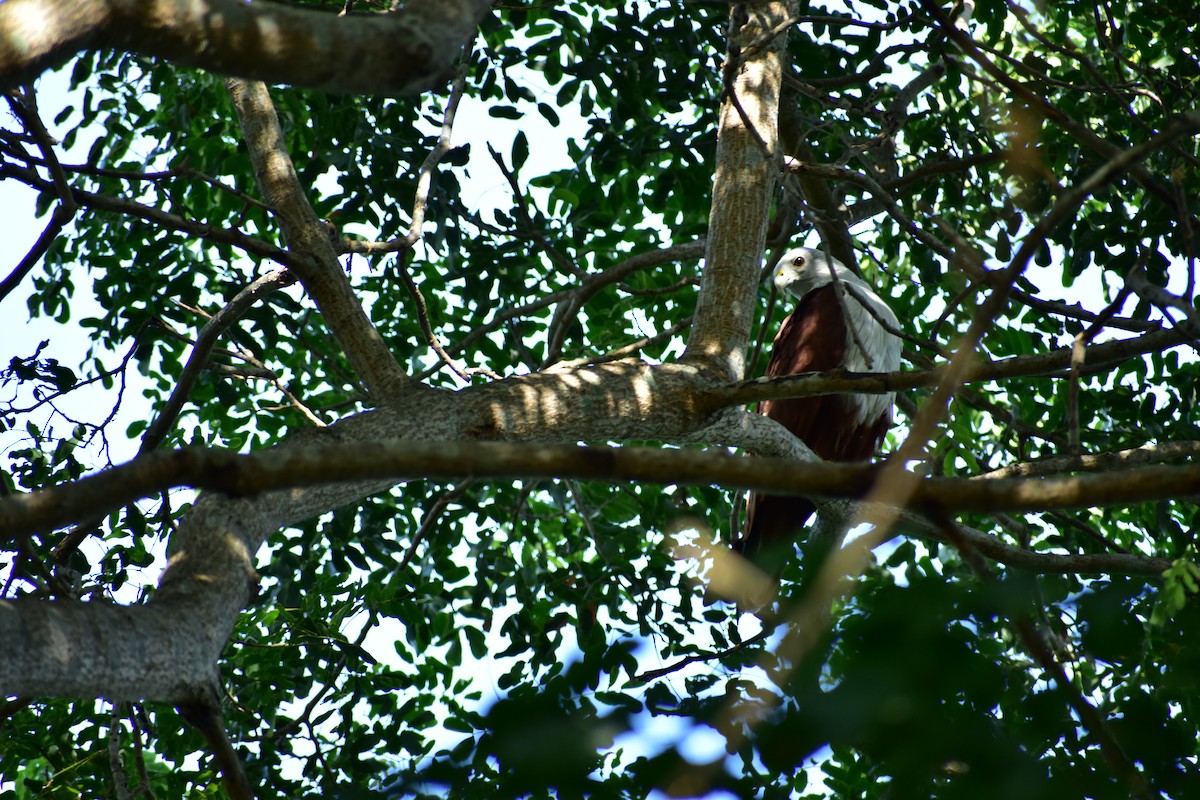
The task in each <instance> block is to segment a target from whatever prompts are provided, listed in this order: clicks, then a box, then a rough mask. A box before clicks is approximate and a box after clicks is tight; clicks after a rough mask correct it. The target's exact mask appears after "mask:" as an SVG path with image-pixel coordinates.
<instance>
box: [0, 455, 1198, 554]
mask: <svg viewBox="0 0 1200 800" xmlns="http://www.w3.org/2000/svg"><path fill="white" fill-rule="evenodd" d="M878 473H879V468H878V467H875V466H872V465H869V464H844V463H834V462H829V463H797V462H796V461H793V460H788V459H778V458H746V457H739V456H732V455H728V454H724V453H703V452H695V451H693V450H685V451H679V450H659V449H654V448H646V447H621V448H616V447H580V446H574V445H551V444H544V445H543V444H526V443H517V442H416V441H401V442H379V441H349V442H340V443H334V444H323V443H316V442H314V443H312V444H308V445H306V446H304V447H295V448H287V449H277V450H269V451H264V452H261V453H253V454H248V455H247V454H237V453H229V452H225V451H220V450H209V449H205V448H187V449H183V450H174V451H164V452H154V453H149V454H147V455H144V456H141V457H139V458H137V459H135V460H133V461H130V462H128V463H126V464H122V465H119V466H117V467H113V468H112V469H109V470H106V471H104V472H102V473H99V474H96V475H92V476H89V477H86V478H82V479H80V480H79V481H76V482H74V483H71V484H67V485H64V486H60V487H54V488H50V489H43V490H39V491H37V492H33V493H30V494H23V495H15V496H12V497H8V498H3V499H0V530H4V531H5V532H6V535H8V536H16V535H25V534H33V533H41V532H45V531H47V530H50V529H53V528H55V527H58V526H61V525H64V524H67V523H69V522H70V521H71V520H72V519H74V518H75V517H76V516H78V515H79V514H81V513H85V512H87V511H91V512H92V513H95V512H97V511H107V510H112V509H116V508H120V507H121V506H123V505H125V504H127V503H130V502H133V501H135V500H138V499H140V498H143V497H146V496H148V495H150V494H152V493H155V492H159V491H164V490H167V489H172V488H176V487H179V486H191V487H194V488H197V489H205V490H209V491H213V492H218V493H222V494H225V495H228V496H230V497H251V496H253V495H258V494H262V493H264V492H275V491H280V490H285V489H289V488H293V487H308V486H319V485H324V484H332V483H350V482H365V481H371V482H380V481H383V480H386V479H389V478H390V479H395V480H396V481H400V480H407V479H413V478H437V479H446V478H464V477H467V478H522V479H534V478H576V479H585V480H603V481H616V482H625V481H635V482H636V481H645V482H650V483H664V484H686V485H721V486H726V487H729V488H737V489H753V490H755V491H761V492H770V493H771V494H803V495H811V496H816V497H827V498H839V497H840V498H860V497H863V496H865V495H866V493H867V491H868V490H869V489H870V488H871V487H872V485H873V484H874V482H875V479H876V477H877V475H878ZM1198 492H1200V464H1190V463H1189V464H1182V465H1178V466H1148V467H1138V468H1134V469H1126V470H1120V471H1115V472H1105V473H1099V474H1093V475H1076V476H1072V477H1065V478H1057V479H1055V478H1041V477H1037V478H1032V479H1026V478H1007V479H995V480H980V479H978V478H917V477H916V476H913V490H912V493H911V496H910V500H909V505H910V506H911V507H913V508H915V509H924V508H930V509H939V510H944V511H947V512H957V511H967V512H985V511H1041V510H1046V509H1054V508H1090V507H1107V506H1120V505H1127V504H1130V503H1138V502H1147V501H1152V500H1159V499H1165V498H1170V497H1179V496H1183V495H1190V494H1196V493H1198Z"/></svg>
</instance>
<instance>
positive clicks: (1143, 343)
mask: <svg viewBox="0 0 1200 800" xmlns="http://www.w3.org/2000/svg"><path fill="white" fill-rule="evenodd" d="M1193 341H1194V340H1193V339H1192V338H1191V337H1190V336H1189V334H1188V332H1187V331H1185V330H1181V329H1178V328H1176V329H1161V330H1155V331H1151V332H1150V333H1147V334H1144V335H1142V336H1137V337H1133V338H1130V339H1117V340H1115V341H1110V342H1104V343H1103V344H1098V345H1093V346H1091V347H1089V348H1088V349H1087V367H1088V369H1089V371H1094V370H1095V369H1097V368H1098V367H1100V366H1104V365H1112V364H1117V363H1120V362H1122V361H1126V360H1128V359H1130V358H1135V357H1137V356H1141V355H1145V354H1147V353H1155V352H1160V351H1163V350H1166V349H1168V348H1171V347H1178V346H1179V345H1182V344H1188V343H1191V342H1193ZM1071 350H1072V348H1070V347H1063V348H1060V349H1058V350H1051V351H1050V352H1047V353H1038V354H1035V355H1030V356H1013V357H1012V358H1005V359H1000V360H999V361H987V360H985V359H980V360H979V361H977V362H976V363H974V364H973V365H971V366H969V367H968V368H967V370H966V373H965V375H964V378H963V379H964V380H965V381H966V382H968V383H979V382H982V381H995V380H1005V379H1009V378H1028V377H1038V376H1045V375H1050V374H1053V373H1056V372H1059V371H1061V370H1065V369H1069V368H1070V366H1071ZM945 369H946V367H945V366H944V365H942V366H938V367H934V368H933V369H923V370H911V371H902V372H892V373H888V374H886V375H884V374H873V373H852V372H810V373H802V374H800V375H789V376H787V377H783V378H757V379H755V380H752V381H743V382H741V383H733V384H728V385H725V386H719V387H714V388H711V389H704V390H702V392H701V394H702V395H703V402H704V403H708V404H712V405H717V406H720V405H735V404H743V403H753V402H758V401H760V400H777V399H780V398H791V397H814V396H817V395H825V394H847V393H851V392H856V393H859V394H883V393H884V392H899V391H904V390H906V389H919V388H922V387H927V386H936V385H938V383H939V382H940V381H941V379H942V376H943V374H944V372H945Z"/></svg>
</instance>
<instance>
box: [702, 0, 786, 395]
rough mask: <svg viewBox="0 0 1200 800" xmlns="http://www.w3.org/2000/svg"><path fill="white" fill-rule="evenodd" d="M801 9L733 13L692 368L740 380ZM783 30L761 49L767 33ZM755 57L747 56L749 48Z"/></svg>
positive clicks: (759, 6)
mask: <svg viewBox="0 0 1200 800" xmlns="http://www.w3.org/2000/svg"><path fill="white" fill-rule="evenodd" d="M794 12H795V3H785V2H771V3H755V4H750V3H747V4H740V3H739V4H735V5H734V6H732V8H731V9H730V12H729V30H730V41H729V49H728V51H727V53H726V55H725V67H724V69H725V96H724V98H723V100H724V102H723V103H722V106H721V119H720V127H719V132H718V135H717V170H716V175H715V177H714V180H713V198H712V211H711V212H710V215H709V227H708V249H707V252H706V253H705V256H704V258H705V265H704V276H703V279H702V281H701V283H700V297H699V300H698V301H697V306H696V316H695V325H694V326H693V328H692V334H691V336H690V337H689V338H688V345H687V350H686V352H685V353H684V359H685V360H695V361H700V362H703V363H706V364H708V365H711V366H714V367H715V368H716V370H717V371H718V374H720V375H721V376H723V377H728V378H734V379H736V378H740V377H742V376H743V375H744V374H745V369H746V346H747V344H748V341H749V335H750V322H751V317H752V315H753V312H754V306H755V298H756V297H757V294H758V284H757V276H758V268H759V262H760V260H761V259H762V252H763V246H764V244H765V242H766V236H767V212H768V210H769V209H770V205H771V199H772V197H773V195H774V192H775V183H776V179H777V175H778V171H779V158H780V153H779V146H778V136H779V133H778V114H779V92H780V87H781V85H782V81H783V60H784V59H783V45H784V42H785V40H786V26H785V25H782V23H785V22H786V21H787V20H788V19H790V18H791V17H792V16H794ZM775 30H779V31H780V33H779V34H778V35H776V36H774V37H773V38H772V39H771V40H770V42H768V43H766V44H760V41H761V37H762V35H763V34H764V32H768V31H775ZM751 45H755V46H754V47H753V48H752V49H753V52H752V53H751V52H746V53H743V48H750V46H751Z"/></svg>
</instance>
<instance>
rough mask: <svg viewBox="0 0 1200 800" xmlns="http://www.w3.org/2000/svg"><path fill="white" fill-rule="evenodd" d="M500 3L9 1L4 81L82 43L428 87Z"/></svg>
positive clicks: (337, 85)
mask: <svg viewBox="0 0 1200 800" xmlns="http://www.w3.org/2000/svg"><path fill="white" fill-rule="evenodd" d="M491 5H492V3H491V0H410V2H408V3H405V4H404V7H403V8H402V9H401V10H400V11H398V12H395V13H390V14H371V15H349V16H338V15H336V14H334V13H331V12H328V11H324V10H318V9H313V8H303V7H299V6H287V5H282V4H275V3H245V2H240V0H74V1H73V2H70V3H62V2H57V0H8V2H5V3H0V88H3V89H11V88H13V87H15V86H19V85H21V84H23V83H26V82H28V81H30V80H32V79H33V78H35V77H36V76H37V75H38V74H40V73H41V72H43V71H45V70H47V69H50V68H52V67H55V66H58V65H60V64H63V63H65V62H66V61H67V60H68V59H69V58H70V57H71V56H72V55H74V54H75V53H78V52H80V51H82V50H95V49H101V48H113V49H117V50H123V51H125V52H129V53H137V54H140V55H147V56H155V57H157V58H162V59H165V60H167V61H171V62H172V63H175V64H179V65H181V66H186V67H196V68H198V69H204V70H208V71H209V72H215V73H219V74H222V75H236V76H238V77H241V78H244V79H246V80H260V81H266V82H268V83H284V84H289V85H292V86H304V87H308V88H311V89H321V90H324V91H329V92H339V93H345V94H380V95H390V96H397V95H411V94H419V93H421V92H424V91H427V90H428V89H431V88H434V87H436V86H439V85H441V84H442V83H444V82H445V81H446V80H448V79H449V76H450V68H451V65H452V64H453V63H454V60H455V58H457V56H458V54H459V53H460V52H461V51H462V48H463V45H464V44H465V43H466V42H468V41H469V40H470V38H471V36H472V35H473V34H474V32H475V28H476V26H477V25H478V24H479V21H480V20H481V19H482V18H483V16H484V15H485V14H486V13H487V12H488V11H489V10H490V9H491ZM348 54H353V57H352V58H350V57H347V56H348Z"/></svg>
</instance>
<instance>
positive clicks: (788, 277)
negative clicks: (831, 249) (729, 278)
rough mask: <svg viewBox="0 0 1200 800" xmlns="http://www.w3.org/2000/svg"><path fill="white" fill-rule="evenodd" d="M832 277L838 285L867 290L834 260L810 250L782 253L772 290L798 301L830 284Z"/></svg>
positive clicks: (851, 271)
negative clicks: (843, 282) (775, 289)
mask: <svg viewBox="0 0 1200 800" xmlns="http://www.w3.org/2000/svg"><path fill="white" fill-rule="evenodd" d="M834 274H836V275H837V279H838V280H839V281H845V282H847V283H851V284H854V285H856V286H866V284H865V283H864V282H863V280H862V278H860V277H858V275H856V274H854V271H853V270H851V269H850V268H849V267H847V266H846V265H845V264H843V263H842V262H840V261H838V260H837V259H836V258H832V257H830V256H827V255H825V254H824V253H822V252H821V251H819V250H813V249H812V248H810V247H797V248H796V249H795V250H789V251H788V252H787V253H784V255H783V258H781V259H779V263H778V264H776V265H775V277H774V280H775V288H777V289H778V290H779V291H781V292H787V293H788V294H790V295H791V296H792V297H795V298H796V299H800V298H801V297H804V295H806V294H808V293H809V292H811V291H812V290H813V289H819V288H821V287H822V286H825V285H826V284H829V283H833V275H834Z"/></svg>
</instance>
